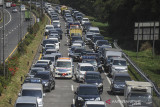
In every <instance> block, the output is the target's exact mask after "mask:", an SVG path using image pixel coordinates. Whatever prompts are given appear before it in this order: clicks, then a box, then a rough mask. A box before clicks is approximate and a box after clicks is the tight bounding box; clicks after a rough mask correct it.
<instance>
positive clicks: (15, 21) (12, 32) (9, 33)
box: [0, 8, 35, 59]
mask: <svg viewBox="0 0 160 107" xmlns="http://www.w3.org/2000/svg"><path fill="white" fill-rule="evenodd" d="M34 22H35V17H33V16H32V22H31V24H33V23H34ZM21 25H22V27H21V28H20V12H19V8H18V12H17V13H12V8H7V9H6V10H5V37H4V38H3V37H2V29H3V28H2V23H0V34H1V37H0V38H1V45H0V49H1V54H0V56H1V59H2V53H3V50H2V43H3V42H2V41H3V39H5V42H4V43H5V48H4V52H5V55H4V57H5V59H6V58H7V57H8V56H9V55H10V53H11V52H12V51H13V50H14V49H15V47H16V46H17V44H18V42H19V41H20V39H21V38H23V37H24V36H25V34H26V33H27V27H28V26H29V21H28V22H27V21H25V20H24V12H22V14H21ZM20 31H21V32H20Z"/></svg>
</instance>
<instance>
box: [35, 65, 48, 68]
mask: <svg viewBox="0 0 160 107" xmlns="http://www.w3.org/2000/svg"><path fill="white" fill-rule="evenodd" d="M34 67H41V68H45V69H47V67H48V66H47V65H46V64H35V65H34Z"/></svg>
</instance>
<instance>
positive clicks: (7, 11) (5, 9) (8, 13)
mask: <svg viewBox="0 0 160 107" xmlns="http://www.w3.org/2000/svg"><path fill="white" fill-rule="evenodd" d="M5 10H6V9H5ZM6 11H7V12H8V14H9V17H10V19H9V21H8V22H7V23H6V24H5V26H6V25H8V23H10V22H11V20H12V16H11V14H10V12H9V11H8V10H6ZM2 27H3V26H1V27H0V28H2Z"/></svg>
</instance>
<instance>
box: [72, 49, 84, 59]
mask: <svg viewBox="0 0 160 107" xmlns="http://www.w3.org/2000/svg"><path fill="white" fill-rule="evenodd" d="M83 51H85V49H84V48H83V47H75V49H74V50H73V51H72V53H70V57H72V58H73V61H80V57H81V54H82V52H83Z"/></svg>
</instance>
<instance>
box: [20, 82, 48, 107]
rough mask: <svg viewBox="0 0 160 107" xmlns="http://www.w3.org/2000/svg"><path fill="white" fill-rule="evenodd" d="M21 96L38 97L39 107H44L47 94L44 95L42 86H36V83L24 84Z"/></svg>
mask: <svg viewBox="0 0 160 107" xmlns="http://www.w3.org/2000/svg"><path fill="white" fill-rule="evenodd" d="M19 96H30V97H36V98H37V102H38V107H43V96H45V94H44V93H43V86H42V84H36V83H25V84H23V85H22V89H21V92H20V93H19Z"/></svg>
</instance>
